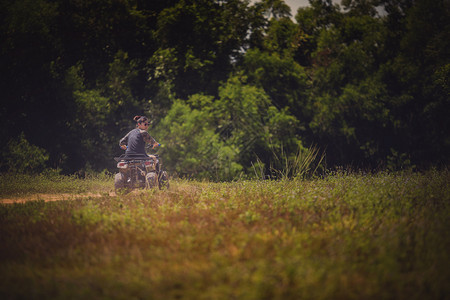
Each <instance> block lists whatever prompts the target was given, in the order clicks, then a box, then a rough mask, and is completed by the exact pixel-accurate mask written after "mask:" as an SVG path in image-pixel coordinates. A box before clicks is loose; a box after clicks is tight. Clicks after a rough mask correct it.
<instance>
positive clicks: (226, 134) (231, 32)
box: [0, 0, 450, 179]
mask: <svg viewBox="0 0 450 300" xmlns="http://www.w3.org/2000/svg"><path fill="white" fill-rule="evenodd" d="M449 10H450V7H449V2H448V1H445V0H435V1H428V0H343V1H342V3H341V5H337V4H333V2H332V1H331V0H310V6H308V7H305V8H300V9H299V10H298V11H297V12H293V16H291V14H290V12H289V7H288V6H287V5H286V4H285V3H284V2H283V1H282V0H275V1H274V0H263V1H259V2H257V3H250V1H248V0H226V1H225V0H224V1H213V0H195V1H194V0H170V1H169V0H152V1H144V0H98V1H90V0H64V1H63V0H1V1H0V66H1V70H2V80H0V92H1V98H2V106H1V109H0V122H1V127H0V128H1V129H0V138H1V140H2V141H3V143H2V144H1V146H0V147H1V149H0V150H1V153H2V164H1V170H2V171H6V170H10V171H17V170H20V171H26V169H29V170H28V171H38V170H41V169H42V168H44V167H51V168H55V169H60V170H63V171H64V172H65V173H73V172H76V171H80V170H90V169H93V170H104V169H105V168H106V169H109V170H113V169H114V161H113V160H112V158H113V157H114V156H116V155H118V154H120V153H121V151H120V149H119V148H118V145H117V144H118V140H119V139H120V138H121V137H122V136H123V135H125V134H126V132H127V131H129V130H130V129H132V128H133V127H134V124H133V122H132V117H133V116H134V115H137V114H145V115H147V116H149V117H151V119H152V120H153V128H152V129H151V134H152V135H154V136H155V138H156V139H157V140H158V141H160V142H161V143H162V144H163V148H162V149H161V151H160V154H161V155H163V156H164V157H165V160H164V162H165V164H166V167H167V168H168V169H169V171H171V172H176V173H178V174H180V175H189V176H198V177H209V178H214V179H231V178H235V177H236V176H242V175H243V174H249V173H252V172H253V171H252V166H254V164H255V163H256V162H258V163H259V164H260V165H263V166H264V168H265V170H270V168H271V167H272V166H274V165H275V164H276V163H277V162H276V161H277V157H280V156H281V153H283V155H284V156H286V158H287V159H288V158H290V157H291V158H292V157H295V155H296V154H297V153H299V152H303V153H305V152H308V148H309V147H310V146H311V145H317V147H318V148H319V149H321V150H322V151H325V152H326V160H325V161H326V165H327V166H328V167H330V166H336V165H352V166H355V167H368V168H390V169H400V168H416V167H418V168H419V167H424V166H425V167H426V166H429V165H440V164H448V162H449V159H448V153H450V126H449V118H448V113H449V112H450V109H449V108H450V100H449V93H450V90H449V72H450V62H449V58H450V55H449V54H450V53H449V49H450V45H449V41H450V38H449V35H448V33H449V32H450V25H449V22H448V19H449ZM14 145H22V146H24V147H26V149H27V151H28V152H30V151H31V153H30V155H29V156H30V157H37V158H38V159H37V160H36V161H34V162H33V164H32V168H31V169H30V168H28V167H27V164H21V163H20V161H21V160H26V158H25V157H27V156H26V155H20V154H19V152H20V151H19V150H17V148H15V147H13V146H14ZM28 152H27V153H28ZM14 157H15V158H17V159H16V161H14V159H12V158H14Z"/></svg>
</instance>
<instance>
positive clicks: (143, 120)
mask: <svg viewBox="0 0 450 300" xmlns="http://www.w3.org/2000/svg"><path fill="white" fill-rule="evenodd" d="M133 120H135V121H136V122H137V124H136V127H139V128H141V127H148V126H149V125H150V121H149V120H148V118H147V117H144V116H135V117H134V118H133Z"/></svg>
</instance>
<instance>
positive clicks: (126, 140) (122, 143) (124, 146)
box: [119, 131, 131, 149]
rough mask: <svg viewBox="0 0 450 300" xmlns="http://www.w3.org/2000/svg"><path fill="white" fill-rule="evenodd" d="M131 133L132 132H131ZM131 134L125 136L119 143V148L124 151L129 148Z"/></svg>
mask: <svg viewBox="0 0 450 300" xmlns="http://www.w3.org/2000/svg"><path fill="white" fill-rule="evenodd" d="M130 132H131V131H130ZM130 132H128V133H127V135H126V136H124V137H123V138H122V139H121V140H120V141H119V147H120V148H122V149H126V148H127V144H128V136H129V135H130Z"/></svg>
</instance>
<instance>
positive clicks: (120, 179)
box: [114, 173, 125, 191]
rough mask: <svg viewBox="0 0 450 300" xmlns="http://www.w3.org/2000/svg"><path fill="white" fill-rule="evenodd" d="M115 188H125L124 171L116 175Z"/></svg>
mask: <svg viewBox="0 0 450 300" xmlns="http://www.w3.org/2000/svg"><path fill="white" fill-rule="evenodd" d="M114 188H115V190H116V191H117V190H121V189H123V188H125V176H124V175H123V174H122V173H117V174H116V175H115V176H114Z"/></svg>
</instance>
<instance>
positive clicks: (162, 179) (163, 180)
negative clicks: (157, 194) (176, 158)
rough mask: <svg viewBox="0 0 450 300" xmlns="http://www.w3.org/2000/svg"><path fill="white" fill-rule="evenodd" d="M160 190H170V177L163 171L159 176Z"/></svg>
mask: <svg viewBox="0 0 450 300" xmlns="http://www.w3.org/2000/svg"><path fill="white" fill-rule="evenodd" d="M158 181H159V189H160V190H161V189H168V188H169V176H168V175H167V172H166V171H162V172H161V173H160V174H159V180H158Z"/></svg>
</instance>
